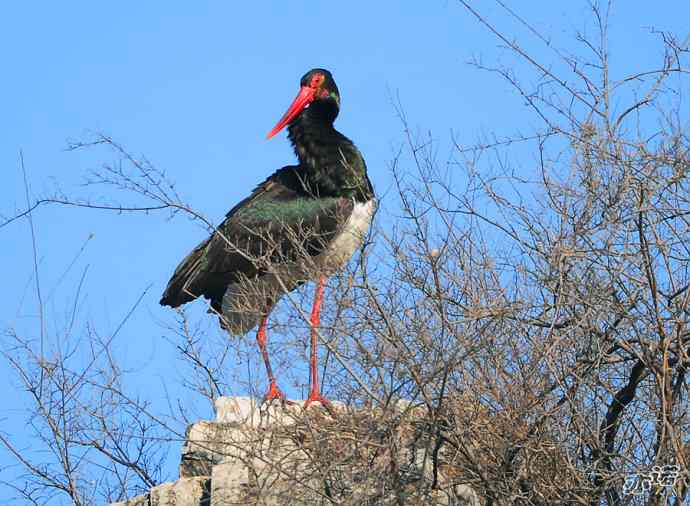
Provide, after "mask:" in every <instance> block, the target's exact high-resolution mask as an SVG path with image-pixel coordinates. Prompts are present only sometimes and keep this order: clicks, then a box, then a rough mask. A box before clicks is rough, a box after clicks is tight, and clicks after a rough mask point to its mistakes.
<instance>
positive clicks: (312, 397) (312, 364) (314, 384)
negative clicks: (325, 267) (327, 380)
mask: <svg viewBox="0 0 690 506" xmlns="http://www.w3.org/2000/svg"><path fill="white" fill-rule="evenodd" d="M325 286H326V277H325V276H321V277H319V282H318V284H317V285H316V294H315V295H314V306H313V307H312V308H311V322H310V323H311V358H310V361H309V384H310V385H309V397H308V398H307V400H306V401H305V402H304V407H305V408H306V407H307V406H309V404H311V403H312V402H320V403H321V404H323V405H324V406H326V407H329V406H330V404H331V403H330V401H329V400H328V399H326V398H325V397H324V396H323V395H321V389H320V388H319V369H318V359H317V346H318V343H317V337H318V335H317V332H318V328H319V325H320V324H321V303H322V302H323V290H324V288H325Z"/></svg>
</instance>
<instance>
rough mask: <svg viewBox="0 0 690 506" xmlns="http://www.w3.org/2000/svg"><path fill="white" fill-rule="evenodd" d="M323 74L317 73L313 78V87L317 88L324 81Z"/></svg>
mask: <svg viewBox="0 0 690 506" xmlns="http://www.w3.org/2000/svg"><path fill="white" fill-rule="evenodd" d="M323 79H324V78H323V75H321V74H316V75H315V76H314V77H312V78H311V87H312V88H316V87H318V86H319V85H320V84H321V83H323Z"/></svg>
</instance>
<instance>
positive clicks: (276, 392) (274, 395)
mask: <svg viewBox="0 0 690 506" xmlns="http://www.w3.org/2000/svg"><path fill="white" fill-rule="evenodd" d="M276 399H278V400H279V401H280V404H282V405H283V406H285V405H286V404H287V405H288V406H289V405H290V404H294V402H292V401H289V400H287V398H286V397H285V394H284V393H283V392H282V391H281V390H280V388H278V384H277V383H276V382H275V381H271V383H270V385H269V386H268V392H266V395H264V400H263V404H268V405H269V406H270V405H271V404H272V403H273V401H274V400H276Z"/></svg>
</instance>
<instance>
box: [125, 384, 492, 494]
mask: <svg viewBox="0 0 690 506" xmlns="http://www.w3.org/2000/svg"><path fill="white" fill-rule="evenodd" d="M302 405H303V401H296V402H295V404H293V405H289V406H284V407H282V406H280V405H278V404H277V403H274V405H272V406H269V407H267V408H260V406H259V404H258V403H257V402H256V401H255V400H254V399H251V398H248V397H234V398H230V397H221V398H219V399H218V400H217V401H216V406H215V407H216V421H214V422H210V421H200V422H197V423H194V424H192V425H190V426H189V427H188V429H187V433H186V441H185V443H184V445H183V447H182V455H181V461H180V479H179V480H178V481H176V482H174V483H163V484H161V485H158V486H157V487H154V488H152V489H151V490H150V492H149V494H147V495H143V496H137V497H134V498H132V499H130V500H129V501H126V502H118V503H113V504H112V505H111V506H226V505H229V506H231V505H240V504H242V505H245V504H252V505H265V506H279V505H286V504H295V502H294V501H293V498H294V497H295V494H298V495H299V500H298V501H297V503H299V504H325V502H324V495H323V485H324V483H323V481H320V480H319V479H318V477H316V478H314V477H312V475H313V467H311V468H310V467H309V466H310V465H311V462H310V460H309V451H305V448H307V449H308V447H309V445H310V444H312V443H309V441H310V439H309V437H307V436H308V434H309V433H310V432H309V431H310V430H311V429H309V428H308V427H309V425H307V426H304V425H299V424H298V422H299V421H300V420H302V421H304V415H305V414H304V411H303V409H302ZM333 407H334V411H335V412H338V411H340V410H343V411H342V412H343V413H344V406H343V405H342V404H339V403H338V404H336V403H334V406H333ZM399 408H400V410H401V411H402V410H405V409H408V408H410V406H407V405H401V406H399ZM377 416H378V415H376V414H375V413H369V417H370V418H371V417H373V418H374V419H376V417H377ZM310 419H311V422H312V424H313V425H311V427H317V426H318V427H322V424H327V423H328V420H329V419H330V420H331V421H333V418H330V415H328V414H326V413H325V411H324V412H323V415H321V414H319V413H318V412H316V413H312V415H310ZM323 427H325V425H324V426H323ZM305 430H306V431H307V432H306V433H305V432H304V431H305ZM305 438H306V439H305ZM305 441H306V442H305ZM305 444H306V445H307V446H306V447H305V446H304V445H305ZM348 444H349V443H348ZM405 451H407V452H409V456H408V458H407V460H408V462H409V463H410V470H409V473H407V474H409V477H407V478H409V480H410V484H411V486H414V483H422V482H423V481H424V480H425V476H426V475H428V474H429V472H430V469H429V467H428V462H426V459H423V456H422V454H420V453H417V450H416V449H415V447H410V449H409V450H405ZM404 455H407V454H404ZM339 465H340V464H339ZM347 465H349V464H347ZM307 469H311V471H312V472H311V474H310V473H308V472H307ZM346 474H347V473H346ZM345 476H346V475H345V474H344V475H343V477H342V479H337V480H336V481H335V482H334V483H333V484H332V485H333V486H336V487H341V488H345V489H349V490H350V495H349V498H350V500H351V501H354V502H351V503H350V502H349V503H347V504H371V503H370V502H369V501H368V499H367V497H369V496H370V494H371V490H369V487H368V485H366V483H367V479H366V475H363V476H357V475H352V474H351V475H350V478H346V477H345ZM405 476H406V475H405ZM291 477H297V479H294V478H293V479H291ZM300 477H301V478H300ZM426 481H428V478H427V479H426ZM441 481H443V480H441ZM432 495H433V498H432V499H431V503H429V504H435V505H448V506H450V505H455V506H479V505H480V501H479V499H478V497H477V495H476V494H475V492H474V491H473V490H472V489H470V488H468V487H466V486H464V485H457V484H456V485H453V484H451V483H449V482H447V485H444V486H442V490H436V491H434V492H433V494H432ZM327 502H328V501H327ZM329 503H330V502H329ZM388 503H389V502H388V501H385V500H384V502H383V503H381V504H388ZM376 504H379V503H378V502H377V503H376ZM415 504H417V503H415ZM425 504H426V503H425Z"/></svg>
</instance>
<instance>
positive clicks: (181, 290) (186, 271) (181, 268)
mask: <svg viewBox="0 0 690 506" xmlns="http://www.w3.org/2000/svg"><path fill="white" fill-rule="evenodd" d="M210 240H211V238H210V237H209V238H208V239H206V240H205V241H203V242H202V243H201V244H199V245H198V246H197V247H196V248H194V250H192V252H191V253H190V254H189V255H187V256H186V257H185V259H184V260H182V262H180V265H178V266H177V269H175V273H174V274H173V275H172V277H171V278H170V281H168V286H167V287H166V289H165V292H163V297H161V301H160V303H161V305H162V306H170V307H178V306H181V305H182V304H185V303H187V302H190V301H192V300H194V299H196V298H197V297H198V296H199V295H202V293H201V292H199V291H197V290H196V289H195V288H196V285H198V281H199V279H198V278H199V277H200V276H201V275H202V273H201V265H202V261H203V258H204V253H205V250H206V246H207V245H208V243H209V241H210Z"/></svg>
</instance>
